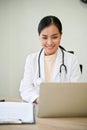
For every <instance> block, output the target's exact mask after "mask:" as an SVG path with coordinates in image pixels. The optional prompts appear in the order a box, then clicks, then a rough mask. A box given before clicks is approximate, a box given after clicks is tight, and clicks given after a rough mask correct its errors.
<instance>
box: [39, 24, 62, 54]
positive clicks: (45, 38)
mask: <svg viewBox="0 0 87 130" xmlns="http://www.w3.org/2000/svg"><path fill="white" fill-rule="evenodd" d="M61 35H62V34H61V33H60V32H59V30H58V28H57V27H56V26H55V25H54V24H51V25H50V26H48V27H46V28H44V29H43V30H42V31H41V33H40V41H41V44H42V47H43V48H44V50H45V55H52V54H54V53H56V51H57V49H58V47H59V45H60V40H61Z"/></svg>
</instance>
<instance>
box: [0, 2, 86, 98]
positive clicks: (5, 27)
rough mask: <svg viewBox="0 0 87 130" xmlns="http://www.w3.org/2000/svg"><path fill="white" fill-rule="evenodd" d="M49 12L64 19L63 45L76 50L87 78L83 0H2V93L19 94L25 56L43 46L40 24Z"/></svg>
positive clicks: (0, 84)
mask: <svg viewBox="0 0 87 130" xmlns="http://www.w3.org/2000/svg"><path fill="white" fill-rule="evenodd" d="M46 15H56V16H57V17H59V18H60V20H61V22H62V24H63V39H62V41H61V44H62V45H63V46H64V47H65V48H66V49H68V50H74V51H75V54H76V55H77V58H78V59H79V62H80V63H82V64H83V66H84V70H83V78H84V81H85V82H86V81H87V58H86V54H87V36H86V35H87V5H85V4H83V3H81V2H80V0H0V96H5V97H19V86H20V80H21V78H22V77H23V72H24V64H25V59H26V56H27V55H28V54H29V53H31V52H34V51H37V50H39V49H40V48H41V45H40V42H39V38H38V33H37V26H38V23H39V21H40V19H41V18H42V17H44V16H46Z"/></svg>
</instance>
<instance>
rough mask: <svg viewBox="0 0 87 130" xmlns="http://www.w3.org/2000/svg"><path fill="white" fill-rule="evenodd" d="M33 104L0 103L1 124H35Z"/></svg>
mask: <svg viewBox="0 0 87 130" xmlns="http://www.w3.org/2000/svg"><path fill="white" fill-rule="evenodd" d="M34 107H35V106H34V104H33V103H26V102H0V124H5V123H6V124H8V123H9V124H10V123H11V124H14V123H16V124H17V123H18V124H19V123H20V124H22V123H31V124H32V123H35V110H34Z"/></svg>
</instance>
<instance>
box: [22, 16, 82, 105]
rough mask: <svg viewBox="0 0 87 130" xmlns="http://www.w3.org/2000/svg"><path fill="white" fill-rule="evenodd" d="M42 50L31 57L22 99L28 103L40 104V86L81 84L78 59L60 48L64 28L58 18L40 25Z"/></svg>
mask: <svg viewBox="0 0 87 130" xmlns="http://www.w3.org/2000/svg"><path fill="white" fill-rule="evenodd" d="M38 33H39V38H40V42H41V44H42V49H41V50H40V51H39V52H37V53H33V54H30V55H28V57H27V59H26V64H25V71H24V77H23V79H22V80H21V84H20V95H21V97H22V99H23V100H24V101H26V102H34V103H38V97H39V87H40V83H41V82H78V81H79V78H80V76H81V73H80V68H79V63H78V61H77V59H76V57H75V55H73V54H70V53H68V52H67V51H64V50H63V49H62V48H61V46H60V41H61V37H62V24H61V22H60V20H59V19H58V18H57V17H55V16H46V17H44V18H43V19H42V20H41V21H40V23H39V25H38Z"/></svg>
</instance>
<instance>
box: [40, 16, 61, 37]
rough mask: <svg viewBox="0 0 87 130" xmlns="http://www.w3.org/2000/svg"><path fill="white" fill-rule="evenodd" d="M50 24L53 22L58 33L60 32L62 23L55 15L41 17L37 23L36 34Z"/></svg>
mask: <svg viewBox="0 0 87 130" xmlns="http://www.w3.org/2000/svg"><path fill="white" fill-rule="evenodd" d="M51 24H54V25H55V26H56V27H57V28H58V30H59V32H60V33H62V24H61V21H60V20H59V19H58V18H57V17H55V16H46V17H44V18H42V19H41V21H40V23H39V25H38V34H39V35H40V33H41V31H42V30H43V29H44V28H45V27H48V26H50V25H51Z"/></svg>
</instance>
